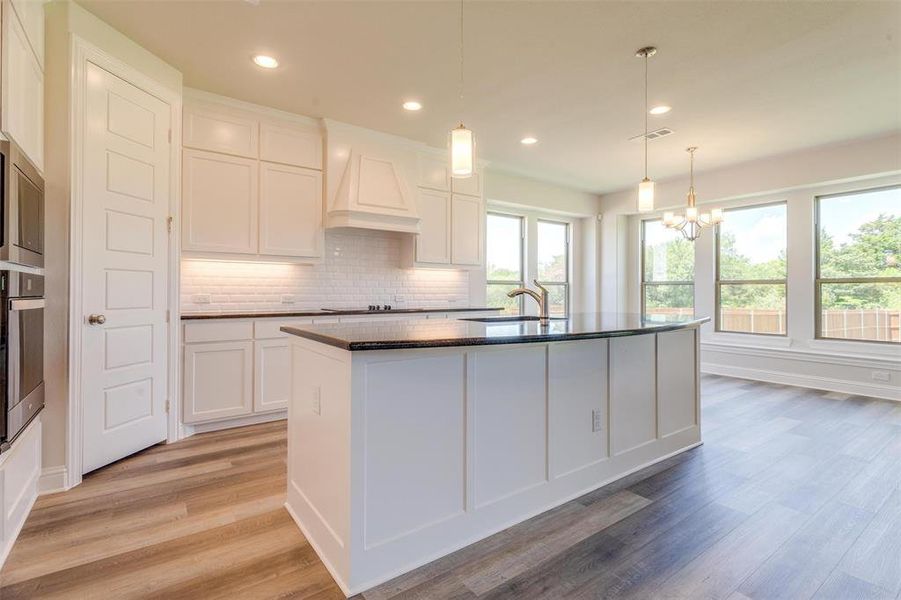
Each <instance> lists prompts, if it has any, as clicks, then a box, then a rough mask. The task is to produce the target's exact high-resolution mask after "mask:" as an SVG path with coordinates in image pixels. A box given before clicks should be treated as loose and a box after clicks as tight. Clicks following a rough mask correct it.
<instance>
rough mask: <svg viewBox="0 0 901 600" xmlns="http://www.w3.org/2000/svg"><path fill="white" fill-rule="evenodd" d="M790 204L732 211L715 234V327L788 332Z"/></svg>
mask: <svg viewBox="0 0 901 600" xmlns="http://www.w3.org/2000/svg"><path fill="white" fill-rule="evenodd" d="M786 238H787V224H786V208H785V203H784V202H783V203H780V204H767V205H764V206H752V207H743V208H736V209H731V210H727V211H726V214H725V220H724V222H723V223H720V224H719V225H718V226H717V236H716V246H717V252H716V259H717V262H716V272H717V277H716V308H717V310H716V329H717V331H735V332H740V333H759V334H768V335H785V334H786V312H785V308H786V307H785V289H786V269H785V252H786Z"/></svg>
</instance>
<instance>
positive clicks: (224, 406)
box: [182, 341, 253, 423]
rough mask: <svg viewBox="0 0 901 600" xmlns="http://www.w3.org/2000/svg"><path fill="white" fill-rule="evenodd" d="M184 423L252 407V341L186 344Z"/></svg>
mask: <svg viewBox="0 0 901 600" xmlns="http://www.w3.org/2000/svg"><path fill="white" fill-rule="evenodd" d="M184 348H185V371H184V394H183V395H182V396H183V398H184V420H185V423H199V422H201V421H214V420H216V419H226V418H229V417H239V416H241V415H249V414H250V413H251V412H252V411H253V342H251V341H242V342H222V343H214V344H185V346H184Z"/></svg>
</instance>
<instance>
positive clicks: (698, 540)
mask: <svg viewBox="0 0 901 600" xmlns="http://www.w3.org/2000/svg"><path fill="white" fill-rule="evenodd" d="M702 403H703V431H704V434H703V437H704V440H705V444H704V445H703V446H701V447H699V448H696V449H694V450H691V451H689V452H686V453H683V454H680V455H679V456H675V457H673V458H671V459H668V460H666V461H664V462H662V463H658V464H657V465H654V466H652V467H649V468H647V469H645V470H643V471H641V472H639V473H635V474H633V475H630V476H628V477H626V478H625V479H622V480H620V481H617V482H615V483H614V484H612V485H609V486H607V487H605V488H602V489H600V490H596V491H594V492H592V493H590V494H587V495H585V496H582V497H581V498H577V499H576V500H574V501H572V502H569V503H567V504H564V505H563V506H560V507H558V508H556V509H554V510H552V511H550V512H548V513H545V514H543V515H539V516H538V517H535V518H534V519H530V520H529V521H526V522H524V523H521V524H519V525H516V526H514V527H511V528H510V529H507V530H505V531H502V532H500V533H498V534H497V535H494V536H492V537H490V538H488V539H486V540H483V541H481V542H479V543H477V544H474V545H472V546H469V547H467V548H464V549H463V550H461V551H459V552H456V553H454V554H451V555H450V556H447V557H444V558H442V559H440V560H438V561H435V562H433V563H431V564H428V565H426V566H424V567H422V568H420V569H417V570H415V571H413V572H411V573H408V574H406V575H404V576H401V577H399V578H397V579H395V580H393V581H390V582H388V583H386V584H384V585H381V586H379V587H377V588H375V589H372V590H369V591H367V592H365V593H364V594H362V595H361V596H359V597H357V598H356V599H355V600H389V599H395V600H398V599H419V598H422V599H426V598H428V599H444V598H448V599H451V598H453V599H472V598H483V599H501V598H517V599H538V598H548V599H550V598H555V599H556V598H656V599H661V600H662V599H689V598H690V599H695V598H703V599H718V598H722V599H727V600H744V599H766V600H770V599H781V598H785V599H791V600H796V599H803V598H816V599H817V600H822V599H837V600H839V599H840V600H852V599H856V598H885V599H888V600H901V404H898V403H892V402H887V401H880V400H874V399H871V398H863V397H857V396H848V395H844V394H835V393H826V392H815V391H810V390H804V389H800V388H793V387H787V386H778V385H768V384H762V383H755V382H749V381H744V380H738V379H730V378H725V377H712V376H705V377H704V378H703V394H702ZM285 452H286V441H285V426H284V423H283V422H282V423H270V424H264V425H255V426H252V427H246V428H242V429H234V430H230V431H224V432H217V433H209V434H203V435H198V436H195V437H193V438H190V439H188V440H185V441H183V442H179V443H177V444H172V445H168V446H157V447H154V448H151V449H149V450H146V451H144V452H142V453H140V454H137V455H135V456H133V457H130V458H127V459H125V460H122V461H120V462H118V463H115V464H113V465H110V466H108V467H106V468H104V469H101V470H99V471H97V472H95V473H93V474H91V475H89V476H88V477H86V478H85V481H84V483H83V484H82V485H81V486H79V487H78V488H75V489H73V490H70V491H68V492H64V493H61V494H54V495H48V496H43V497H41V498H39V499H38V501H37V503H36V505H35V508H34V510H33V511H32V513H31V515H30V516H29V518H28V521H27V523H26V525H25V528H24V529H23V531H22V533H21V535H20V536H19V539H18V541H17V542H16V545H15V546H14V548H13V551H12V554H11V555H10V557H9V559H8V560H7V563H6V565H5V567H4V568H3V570H2V572H0V599H2V600H7V599H15V598H103V599H105V600H106V599H111V598H226V597H228V598H260V599H264V598H316V599H328V598H343V595H342V594H341V592H340V590H339V589H338V588H337V586H336V585H335V584H334V582H333V581H332V579H331V577H330V576H329V574H328V572H327V571H326V570H325V568H324V566H323V565H322V563H321V562H320V561H319V559H318V558H317V556H316V554H315V552H313V550H312V548H311V547H310V545H309V544H308V543H307V542H306V540H305V539H304V537H303V535H302V534H301V533H300V532H299V531H298V530H297V528H296V527H295V526H294V524H293V523H292V521H291V519H290V518H289V517H288V515H287V513H286V512H285V510H284V508H283V507H282V504H283V502H284V493H285Z"/></svg>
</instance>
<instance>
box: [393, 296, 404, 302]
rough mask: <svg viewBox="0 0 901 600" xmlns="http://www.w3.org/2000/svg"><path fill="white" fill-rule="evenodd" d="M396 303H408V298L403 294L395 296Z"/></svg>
mask: <svg viewBox="0 0 901 600" xmlns="http://www.w3.org/2000/svg"><path fill="white" fill-rule="evenodd" d="M394 301H395V302H406V301H407V297H406V296H404V295H403V294H394Z"/></svg>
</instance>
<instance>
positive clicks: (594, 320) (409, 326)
mask: <svg viewBox="0 0 901 600" xmlns="http://www.w3.org/2000/svg"><path fill="white" fill-rule="evenodd" d="M512 319H516V320H511V317H486V318H479V319H460V320H440V321H439V320H435V321H393V322H392V321H389V322H364V323H338V324H327V325H325V324H324V325H309V326H290V327H282V328H281V330H282V331H284V332H285V333H288V334H291V335H296V336H298V337H302V338H306V339H310V340H314V341H317V342H321V343H323V344H328V345H330V346H335V347H337V348H342V349H344V350H350V351H364V350H398V349H405V348H443V347H453V346H484V345H491V344H525V343H533V342H551V341H567V340H587V339H596V338H605V337H618V336H628V335H641V334H646V333H656V332H660V331H671V330H675V329H684V328H687V327H697V326H698V325H700V324H701V323H705V322H707V321H709V320H710V317H689V316H676V315H672V316H669V315H668V316H656V315H655V316H653V317H642V316H641V315H639V314H635V313H577V314H573V315H571V316H570V317H568V318H556V319H552V320H551V322H550V323H549V324H548V325H547V326H542V325H541V324H540V323H539V321H538V320H537V317H531V318H530V317H525V318H523V317H513V318H512ZM522 319H527V320H522Z"/></svg>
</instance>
